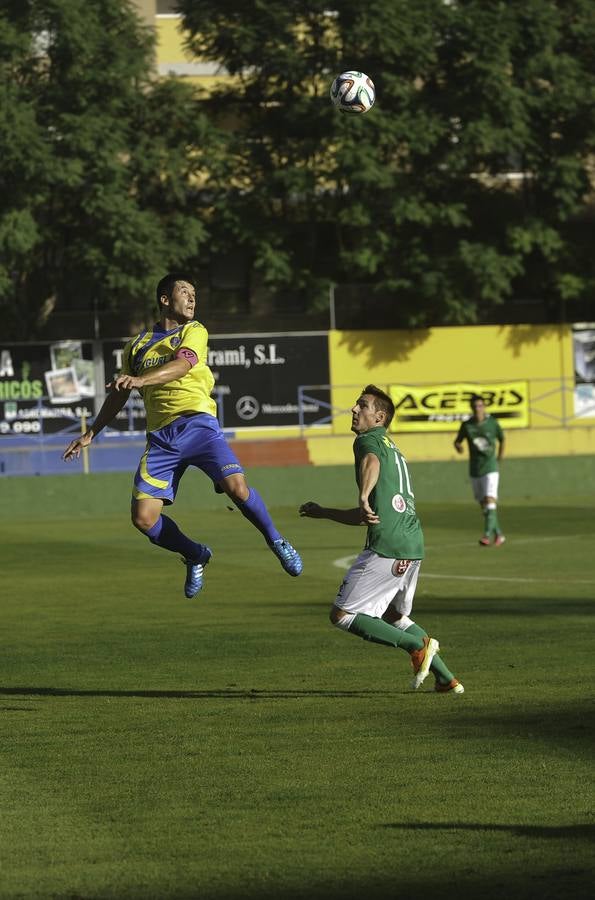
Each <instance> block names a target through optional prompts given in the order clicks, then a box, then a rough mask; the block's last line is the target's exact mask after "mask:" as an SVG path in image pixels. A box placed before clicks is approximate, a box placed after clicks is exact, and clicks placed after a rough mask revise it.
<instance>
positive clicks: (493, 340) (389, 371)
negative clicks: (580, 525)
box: [308, 325, 595, 465]
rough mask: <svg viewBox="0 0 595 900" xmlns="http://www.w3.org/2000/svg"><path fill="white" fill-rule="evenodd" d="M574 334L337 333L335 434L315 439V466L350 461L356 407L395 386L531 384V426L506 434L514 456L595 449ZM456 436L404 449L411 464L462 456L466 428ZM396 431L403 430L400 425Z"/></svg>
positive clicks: (403, 438)
mask: <svg viewBox="0 0 595 900" xmlns="http://www.w3.org/2000/svg"><path fill="white" fill-rule="evenodd" d="M573 333H574V332H573V327H572V326H570V325H553V326H550V325H544V326H529V325H511V326H476V327H452V328H432V329H428V330H420V331H380V330H379V331H334V332H330V334H329V359H330V374H331V384H332V385H333V389H332V403H333V407H334V414H333V421H332V429H331V431H332V433H331V434H329V435H326V436H324V437H322V436H321V437H318V438H315V437H311V438H308V455H309V458H310V460H311V462H312V463H313V464H314V465H335V464H339V463H340V462H341V461H343V462H344V461H345V459H346V458H349V454H350V447H351V442H352V439H353V437H352V435H351V434H350V432H349V429H350V414H349V409H350V407H351V406H352V404H353V402H354V400H355V398H356V397H357V393H358V391H359V390H360V389H361V388H362V387H363V386H364V385H366V384H369V383H375V384H377V385H378V386H379V387H382V388H383V389H385V390H386V389H388V390H390V387H391V386H392V385H395V384H397V385H403V384H405V385H422V386H423V385H444V384H459V383H464V384H469V383H476V384H479V385H481V384H494V383H505V382H519V381H520V382H526V390H527V424H526V427H515V428H512V427H510V428H507V427H506V421H503V423H502V424H503V426H504V428H505V431H506V439H507V447H506V455H507V456H509V457H519V458H522V457H546V456H572V455H588V454H592V453H593V452H594V450H595V409H593V411H592V412H591V416H590V417H587V416H585V415H584V414H583V415H580V416H577V415H576V407H575V392H576V383H575V360H574V349H573ZM443 427H446V429H447V430H443V431H431V430H424V431H422V432H418V433H414V432H403V431H401V433H400V434H399V435H398V443H399V446H400V447H401V449H402V450H403V452H404V453H405V455H406V456H407V457H408V458H409V459H410V460H417V461H421V460H426V461H446V460H454V459H460V457H457V455H456V453H455V451H454V449H453V440H454V437H455V435H456V432H457V430H458V421H454V422H452V424H451V425H450V426H443ZM396 431H397V433H399V421H398V419H397V423H396Z"/></svg>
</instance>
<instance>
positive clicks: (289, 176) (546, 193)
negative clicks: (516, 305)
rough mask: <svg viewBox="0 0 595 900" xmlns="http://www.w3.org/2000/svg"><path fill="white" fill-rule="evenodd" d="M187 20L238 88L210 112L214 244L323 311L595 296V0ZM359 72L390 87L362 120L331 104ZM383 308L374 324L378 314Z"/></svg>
mask: <svg viewBox="0 0 595 900" xmlns="http://www.w3.org/2000/svg"><path fill="white" fill-rule="evenodd" d="M179 10H180V12H181V13H182V15H183V18H184V26H185V28H186V29H187V31H188V46H189V48H190V49H192V50H193V51H194V52H195V53H196V54H197V55H198V56H200V57H201V58H202V59H210V60H214V61H217V62H220V63H223V64H224V65H225V67H226V68H227V70H228V71H229V73H230V75H231V78H230V80H229V81H228V83H227V84H224V85H223V86H221V87H220V88H219V89H218V90H217V92H216V93H214V94H212V95H211V96H209V97H204V98H203V100H202V105H203V107H204V108H205V109H206V110H207V112H208V115H209V116H210V117H211V119H212V121H213V122H215V123H217V124H218V125H219V127H220V129H221V132H220V133H221V135H225V137H222V138H221V140H222V144H221V148H220V153H218V154H217V157H216V158H214V159H213V160H212V162H211V166H210V180H209V187H210V191H211V194H210V198H211V200H212V203H213V210H214V213H215V214H214V216H213V221H212V225H211V233H212V239H213V242H214V245H216V246H218V247H220V248H221V249H226V248H232V247H234V246H238V244H239V245H240V246H242V247H244V248H246V249H247V250H248V251H249V253H250V254H251V256H252V259H253V264H254V267H255V268H256V269H257V270H259V271H260V272H261V273H262V277H263V279H264V281H265V283H267V284H268V285H269V286H270V287H271V289H283V290H285V291H287V290H293V291H298V292H302V294H303V295H304V296H307V297H309V298H310V302H314V303H315V302H316V299H317V298H321V297H322V296H324V297H326V288H327V286H328V284H329V283H331V282H363V283H366V284H368V285H369V286H370V288H369V289H370V290H371V291H374V292H375V293H376V295H377V303H378V304H381V301H382V300H384V303H385V304H387V303H388V304H392V305H393V306H396V308H397V316H396V320H397V321H398V322H399V323H400V324H403V325H424V324H432V323H433V324H436V323H458V322H473V321H478V320H479V319H480V318H482V317H486V316H489V315H490V313H491V311H492V310H493V309H494V307H496V306H498V305H499V304H502V303H503V302H504V301H505V300H506V299H507V298H509V297H530V298H539V299H541V300H543V301H544V302H546V303H547V304H549V305H550V306H551V307H555V306H556V305H557V304H558V303H560V302H563V301H565V300H572V299H574V298H585V297H588V296H590V295H592V292H593V287H594V285H595V268H594V263H593V255H592V253H591V251H590V249H589V241H588V240H587V239H586V237H585V228H584V223H585V222H586V221H591V222H592V219H593V215H592V206H590V205H589V202H590V200H589V193H590V191H592V184H591V183H590V180H589V161H590V160H592V153H593V149H594V148H593V143H594V135H595V102H594V99H595V97H594V89H595V73H594V67H593V54H594V51H593V47H594V46H595V9H594V7H593V5H592V3H590V0H527V2H524V3H516V2H515V0H450V2H447V0H419V2H417V3H415V4H412V3H409V2H407V0H378V2H376V3H374V4H368V5H363V6H362V5H361V4H360V5H358V4H353V3H351V2H345V0H335V2H334V3H333V4H329V3H328V2H327V0H255V2H254V3H251V4H245V3H243V2H242V0H201V3H200V4H196V3H194V2H193V0H180V2H179ZM347 68H357V69H360V70H363V71H365V72H366V73H367V74H369V75H370V76H372V77H373V80H374V82H375V84H376V88H377V93H378V101H377V105H376V107H375V109H374V110H373V111H372V112H370V113H368V114H366V115H365V116H359V117H357V116H354V117H347V116H342V115H341V114H338V113H336V112H335V111H334V110H333V109H332V108H331V107H330V104H329V103H328V100H327V92H328V87H329V85H330V82H331V80H332V77H333V75H334V74H336V73H337V72H340V71H342V70H344V69H347ZM230 123H233V128H230V127H229V126H230ZM370 308H371V313H370V315H371V320H372V321H373V320H374V316H375V311H376V310H377V309H380V308H382V306H381V305H371V307H370ZM385 308H386V307H385Z"/></svg>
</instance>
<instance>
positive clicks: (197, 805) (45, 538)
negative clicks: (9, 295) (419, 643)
mask: <svg viewBox="0 0 595 900" xmlns="http://www.w3.org/2000/svg"><path fill="white" fill-rule="evenodd" d="M453 466H454V464H453V465H450V464H443V465H438V464H435V465H430V464H426V465H418V466H413V467H412V469H413V475H414V479H415V486H416V492H417V496H418V499H419V511H420V514H421V516H422V519H423V522H424V529H425V533H426V542H427V546H428V551H427V559H426V562H425V563H424V566H423V569H422V573H423V574H422V578H421V579H420V583H419V588H418V593H417V597H416V605H415V607H414V614H413V617H414V618H415V619H416V620H417V621H418V622H419V623H420V624H421V625H423V626H424V627H425V628H426V629H427V630H428V631H429V632H430V633H431V634H432V635H435V636H436V637H438V638H439V639H440V642H441V645H442V647H443V657H444V659H445V661H446V662H447V663H448V664H449V665H450V667H451V669H453V670H454V671H455V673H456V674H457V676H458V677H459V678H460V679H461V680H462V681H463V682H464V684H465V689H466V693H465V694H464V695H463V696H461V697H455V696H439V695H436V694H435V693H434V692H433V691H431V690H430V687H431V686H430V685H429V682H426V685H428V688H427V689H426V685H424V686H423V687H422V689H421V690H420V691H419V692H417V693H412V692H410V691H409V690H408V684H409V680H410V670H409V664H408V658H407V656H406V654H405V653H403V652H402V651H398V650H391V649H389V648H386V647H381V646H377V645H371V644H367V643H365V642H363V641H360V640H358V639H357V638H355V637H352V636H349V635H346V634H344V633H343V632H340V631H339V630H337V629H333V628H332V627H331V626H330V624H329V623H328V618H327V613H328V608H329V606H330V603H331V602H332V600H333V598H334V596H335V593H336V588H337V585H338V583H339V581H340V580H341V577H342V572H343V571H344V570H342V569H341V568H340V567H339V565H338V564H337V561H340V560H344V559H345V558H346V557H349V556H353V555H355V554H356V553H357V551H358V550H359V549H360V547H361V544H362V542H363V537H364V531H363V529H356V528H351V529H350V528H346V527H341V526H339V525H334V524H332V523H330V522H319V521H313V520H302V519H299V517H298V516H297V514H296V508H297V505H298V503H299V502H300V501H303V500H307V499H316V500H320V501H321V502H324V503H334V504H336V505H342V506H348V505H352V504H353V503H354V501H355V491H354V487H353V484H352V477H353V476H352V470H351V468H350V467H348V466H346V467H337V468H332V469H317V470H313V469H295V470H283V469H278V470H271V471H269V472H267V471H266V470H261V469H258V470H254V471H253V472H252V473H251V481H252V483H253V484H256V485H257V486H258V487H259V488H260V489H261V491H262V492H263V494H265V496H266V499H267V500H268V502H269V505H270V506H271V508H272V510H273V512H274V516H275V519H276V521H277V524H278V525H279V527H280V528H281V530H282V531H283V532H284V533H286V534H287V536H288V537H289V538H290V539H291V540H292V541H293V542H294V543H295V545H296V546H297V547H299V549H300V550H301V551H302V554H303V558H304V564H305V571H304V574H303V575H302V576H301V577H300V578H298V579H291V578H289V577H288V576H287V575H285V574H284V573H283V571H282V570H281V568H280V566H279V564H278V562H277V561H276V560H275V559H274V558H273V557H272V555H271V554H270V552H269V551H268V550H267V548H266V546H265V544H264V542H263V541H262V538H261V537H260V535H259V534H258V533H257V532H256V531H255V530H254V529H253V528H252V527H251V526H250V525H249V524H248V523H247V522H246V521H244V519H243V518H242V517H241V516H240V515H239V513H237V512H234V513H231V512H229V511H227V509H226V508H225V506H226V504H225V500H224V498H221V497H215V496H214V494H213V493H212V491H211V489H210V487H209V484H208V483H207V481H206V479H205V478H204V477H203V476H200V475H199V474H198V473H189V474H188V475H187V476H186V480H185V482H184V484H183V487H182V495H181V497H180V502H179V503H176V506H175V507H174V508H173V510H172V514H174V515H175V517H176V518H177V519H178V521H179V522H180V524H181V525H182V526H184V527H185V528H186V529H187V530H188V531H189V532H191V533H192V534H193V535H194V536H196V537H197V539H204V540H207V541H208V543H209V544H210V545H211V546H212V547H213V549H214V552H215V556H214V559H213V562H212V564H211V565H210V566H209V567H208V570H207V576H208V577H207V582H206V586H205V588H204V590H203V592H202V594H201V595H200V596H199V597H198V598H197V599H196V600H194V601H187V600H186V599H185V598H184V596H183V593H182V583H183V577H184V570H183V567H182V566H181V564H180V563H179V562H178V561H177V559H176V558H175V557H174V556H172V555H171V554H168V553H167V552H165V551H162V550H159V549H157V548H155V547H152V546H151V545H150V544H148V542H146V541H145V540H144V539H143V538H142V537H141V536H140V535H138V534H137V533H136V532H135V531H134V530H133V528H132V527H131V526H130V525H129V523H128V497H129V484H130V477H129V476H128V475H126V474H122V475H120V474H118V475H92V476H88V477H87V478H85V477H84V476H78V475H70V476H68V475H67V476H64V477H57V478H14V479H3V480H2V481H0V492H1V496H2V498H3V500H2V505H3V518H2V534H1V540H2V581H1V584H2V596H3V602H2V605H1V610H2V613H1V614H2V624H3V631H4V641H3V651H2V677H1V679H0V712H1V719H2V722H3V726H4V727H3V729H2V741H1V742H0V748H1V758H0V783H1V790H0V797H1V799H0V828H1V830H2V840H1V841H0V845H1V847H0V853H1V859H0V863H1V869H0V897H2V898H17V897H18V898H71V900H74V898H77V900H82V898H84V900H92V898H93V900H100V898H101V900H103V898H113V900H117V898H139V900H140V898H191V897H197V898H216V900H218V898H221V900H222V898H231V897H238V898H240V897H242V898H249V900H257V898H266V900H273V898H282V897H283V898H288V900H297V898H332V900H335V898H352V897H353V898H355V897H363V898H389V897H391V898H393V897H395V898H400V897H403V898H405V897H407V898H411V897H415V896H419V895H430V896H432V898H434V900H440V898H445V897H448V898H451V897H452V898H459V897H460V898H465V900H467V898H468V900H473V898H506V900H509V898H510V900H513V898H540V900H541V898H546V900H547V898H565V897H568V898H571V897H572V898H582V897H587V896H590V895H591V893H592V887H591V886H592V883H593V876H594V874H595V873H594V871H593V864H592V855H590V854H589V849H590V847H592V841H593V837H594V835H595V823H594V819H593V792H592V780H591V775H592V747H593V741H592V737H593V735H592V730H590V724H591V723H592V712H593V690H592V684H593V678H592V659H593V649H594V646H593V645H594V641H593V638H592V632H591V633H589V631H588V627H589V616H590V613H591V610H592V607H593V596H594V592H595V564H594V555H595V541H594V538H595V526H594V513H595V464H594V462H593V460H592V459H588V458H582V459H581V458H577V459H573V460H551V459H550V460H540V461H526V462H523V461H514V460H511V461H510V462H508V463H506V467H505V470H504V472H503V476H502V478H503V484H502V503H501V521H502V524H503V526H504V528H505V531H506V534H507V537H508V543H507V544H506V545H505V546H504V547H502V548H499V549H488V550H484V549H481V548H479V547H478V546H477V537H478V536H479V533H480V524H481V523H480V516H479V513H478V511H477V510H476V508H475V506H474V504H473V503H472V501H471V500H470V491H469V488H468V486H467V483H466V476H465V467H464V465H459V466H458V467H457V468H454V467H453Z"/></svg>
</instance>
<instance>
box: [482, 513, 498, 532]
mask: <svg viewBox="0 0 595 900" xmlns="http://www.w3.org/2000/svg"><path fill="white" fill-rule="evenodd" d="M494 520H495V521H496V522H497V521H498V516H497V515H496V510H495V509H484V511H483V521H484V526H483V530H484V534H485V536H486V537H490V535H491V534H492V532H493V531H495V530H496V526H495V524H494Z"/></svg>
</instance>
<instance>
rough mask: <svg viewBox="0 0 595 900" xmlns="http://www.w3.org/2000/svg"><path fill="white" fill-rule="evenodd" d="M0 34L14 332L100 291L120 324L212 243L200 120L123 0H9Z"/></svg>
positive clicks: (4, 281)
mask: <svg viewBox="0 0 595 900" xmlns="http://www.w3.org/2000/svg"><path fill="white" fill-rule="evenodd" d="M0 35H1V37H0V73H1V77H0V82H1V84H2V87H1V88H0V92H1V94H0V96H1V98H2V99H1V102H0V154H1V155H2V160H3V165H2V172H1V174H0V195H1V197H2V201H1V205H0V260H1V262H0V298H1V299H3V301H4V305H5V307H6V313H5V315H4V328H5V331H4V334H5V337H7V336H10V334H11V333H13V334H14V335H15V336H16V335H18V336H20V337H22V336H23V332H24V330H26V331H27V333H28V334H29V335H32V334H35V333H36V331H38V330H40V329H41V328H42V326H43V322H44V318H46V317H47V316H48V315H51V312H52V310H53V309H54V308H55V309H56V310H62V311H63V310H66V309H68V308H69V307H73V306H74V307H77V308H79V309H80V308H84V307H85V306H90V305H91V304H92V302H93V301H96V302H97V304H98V307H99V309H121V310H123V311H124V316H125V318H124V320H123V323H122V331H123V332H125V331H126V329H127V328H128V321H129V318H130V319H131V318H132V317H133V316H135V315H141V316H142V315H143V313H144V312H145V309H146V307H147V305H148V304H151V305H152V293H153V289H154V284H155V280H156V278H157V277H158V276H160V275H161V274H163V270H164V268H166V267H167V266H169V265H172V266H178V265H184V264H186V263H187V261H188V260H190V259H194V258H195V257H196V256H197V255H198V251H199V248H200V247H201V245H202V243H203V241H204V240H205V228H204V225H203V224H202V223H201V220H200V217H199V216H198V215H197V201H196V192H193V191H192V190H191V189H189V188H188V171H189V158H190V157H189V152H188V147H189V146H192V145H197V146H200V144H201V140H202V139H203V136H204V122H205V120H204V118H202V117H201V116H200V115H196V116H194V115H193V113H194V112H195V106H194V99H193V96H192V93H191V91H189V90H188V89H187V88H186V87H185V86H184V85H182V84H179V83H177V82H174V81H165V82H163V83H155V82H153V81H152V80H151V78H152V74H151V73H152V64H153V37H152V34H151V32H150V31H149V30H147V29H145V28H144V27H142V26H141V25H140V23H139V21H138V19H137V18H136V13H135V12H134V10H133V7H132V5H131V4H130V3H129V2H127V0H126V2H124V0H90V2H86V3H81V2H80V0H52V2H41V0H29V2H27V3H24V2H20V0H13V2H5V3H4V4H3V5H2V9H1V11H0Z"/></svg>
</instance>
